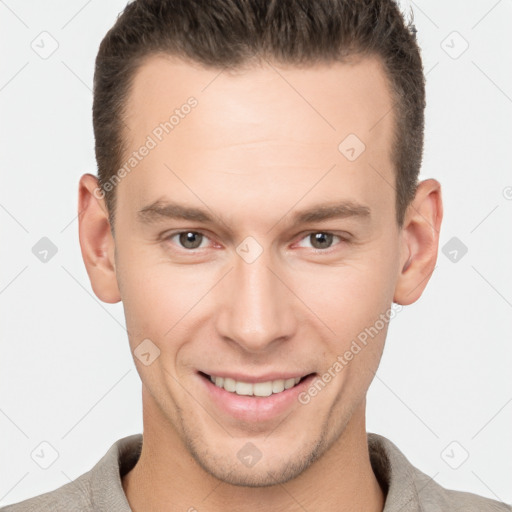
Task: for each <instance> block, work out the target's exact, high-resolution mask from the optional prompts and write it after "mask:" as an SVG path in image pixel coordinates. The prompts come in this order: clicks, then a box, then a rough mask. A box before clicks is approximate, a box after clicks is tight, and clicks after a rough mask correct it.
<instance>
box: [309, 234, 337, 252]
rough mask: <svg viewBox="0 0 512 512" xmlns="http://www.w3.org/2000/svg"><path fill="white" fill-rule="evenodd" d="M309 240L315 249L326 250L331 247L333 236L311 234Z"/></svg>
mask: <svg viewBox="0 0 512 512" xmlns="http://www.w3.org/2000/svg"><path fill="white" fill-rule="evenodd" d="M309 239H310V241H311V245H312V246H313V247H314V248H315V249H328V248H329V247H330V246H331V245H332V240H333V235H332V233H323V232H319V233H311V234H310V235H309Z"/></svg>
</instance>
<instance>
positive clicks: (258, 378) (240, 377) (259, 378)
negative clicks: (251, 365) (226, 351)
mask: <svg viewBox="0 0 512 512" xmlns="http://www.w3.org/2000/svg"><path fill="white" fill-rule="evenodd" d="M201 373H204V374H206V375H209V376H212V375H213V376H214V377H223V378H224V379H226V378H229V379H233V380H236V381H239V382H248V383H250V384H255V383H257V382H268V381H270V380H286V379H296V378H297V377H299V378H302V377H306V376H307V375H309V374H310V373H311V372H310V373H302V372H269V373H265V374H264V375H246V374H245V375H244V374H243V373H238V372H225V371H222V370H219V371H218V372H216V371H212V372H209V371H208V372H201Z"/></svg>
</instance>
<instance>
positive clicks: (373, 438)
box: [368, 433, 512, 512]
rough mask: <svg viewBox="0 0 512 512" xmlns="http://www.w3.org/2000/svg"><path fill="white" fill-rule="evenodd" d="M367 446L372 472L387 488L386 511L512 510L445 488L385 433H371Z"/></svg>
mask: <svg viewBox="0 0 512 512" xmlns="http://www.w3.org/2000/svg"><path fill="white" fill-rule="evenodd" d="M368 448H369V453H370V460H371V464H372V468H373V471H374V473H375V475H376V477H377V479H378V480H379V482H380V484H381V486H382V487H383V488H384V489H385V490H386V502H385V506H384V512H394V511H398V510H400V511H402V512H416V511H418V512H420V511H421V512H445V511H447V510H450V511H454V512H457V511H460V512H512V507H511V506H510V505H507V504H506V503H503V502H500V501H497V500H493V499H489V498H485V497H483V496H479V495H478V494H473V493H470V492H463V491H455V490H451V489H446V488H445V487H443V486H441V485H440V484H438V483H437V482H436V481H435V480H434V479H433V478H432V477H430V476H428V475H427V474H425V473H423V472H422V471H420V470H419V469H418V468H416V467H414V466H413V465H412V464H411V462H409V460H408V459H407V458H406V457H405V455H404V454H403V453H402V452H401V451H400V450H399V448H398V447H397V446H396V445H395V444H394V443H393V442H391V441H390V440H389V439H387V438H385V437H384V436H381V435H379V434H374V433H368Z"/></svg>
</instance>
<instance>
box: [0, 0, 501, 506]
mask: <svg viewBox="0 0 512 512" xmlns="http://www.w3.org/2000/svg"><path fill="white" fill-rule="evenodd" d="M424 107H425V98H424V77H423V71H422V64H421V58H420V54H419V49H418V46H417V43H416V41H415V39H414V34H413V31H412V30H411V29H409V28H408V27H406V26H405V24H404V21H403V18H402V16H401V14H400V12H399V10H398V8H397V6H396V5H395V3H394V2H393V1H391V0H366V1H360V2H359V1H357V2H356V1H348V0H324V1H313V0H307V1H306V0H294V1H292V0H289V1H283V0H268V1H264V0H245V1H244V0H217V1H215V2H211V3H209V2H205V3H203V2H199V1H197V0H196V1H192V0H167V1H166V0H159V1H157V0H140V1H135V2H132V3H130V4H129V5H128V6H127V7H126V9H125V11H124V12H123V14H122V15H121V16H120V18H119V19H118V20H117V22H116V24H115V26H114V27H113V28H112V29H111V30H110V31H109V33H108V34H107V35H106V37H105V39H104V40H103V42H102V44H101V47H100V50H99V53H98V57H97V61H96V72H95V80H94V107H93V115H94V130H95V138H96V157H97V161H98V169H99V173H98V174H99V177H98V178H96V177H95V176H92V175H90V174H85V175H83V176H82V178H81V180H80V185H79V212H80V228H79V229H80V244H81V249H82V255H83V258H84V262H85V265H86V268H87V272H88V275H89V278H90V280H91V285H92V288H93V290H94V292H95V294H96V295H97V296H98V297H99V298H100V299H101V300H102V301H104V302H108V303H115V302H119V301H120V300H122V302H123V306H124V310H125V316H126V325H127V330H128V333H129V342H130V347H131V350H132V351H133V355H134V362H135V364H136V366H137V369H138V372H139V374H140V377H141V380H142V384H143V386H142V390H143V393H142V398H143V411H144V414H143V420H144V433H143V436H142V435H141V434H136V435H133V436H129V437H127V438H123V439H120V440H119V441H117V442H116V443H115V444H114V445H113V446H112V448H111V449H110V450H109V452H108V453H107V454H106V455H105V456H104V457H103V458H102V459H101V460H100V461H99V462H98V464H97V465H96V466H95V467H94V468H92V469H91V471H89V472H88V473H86V474H84V475H82V476H81V477H79V478H78V479H76V480H75V481H73V482H71V483H69V484H67V485H65V486H63V487H61V488H59V489H57V490H55V491H52V492H49V493H46V494H45V495H42V496H39V497H35V498H32V499H30V500H26V501H24V502H21V503H19V504H15V505H12V506H9V507H6V508H5V509H4V510H6V511H23V510H38V511H40V510H91V511H92V510H94V511H97V510H101V511H103V510H104V511H107V510H109V511H110V510H118V511H129V510H133V511H135V512H140V511H145V510H151V511H178V510H188V511H194V510H208V511H209V512H217V511H219V510H226V509H228V510H237V511H238V510H240V511H254V510H275V511H291V510H307V511H310V512H313V511H320V510H323V511H325V510H336V511H349V510H350V511H352V510H361V511H362V510H364V511H382V510H384V511H385V512H390V511H399V510H401V511H420V510H422V511H425V512H428V511H434V510H436V511H438V510H465V511H491V510H493V511H501V510H503V511H504V510H511V508H510V507H509V506H508V505H505V504H503V503H499V502H497V501H494V500H490V499H486V498H483V497H479V496H477V495H474V494H470V493H462V492H456V491H450V490H446V489H444V488H442V487H441V486H439V485H438V484H437V483H436V482H434V481H433V480H432V479H431V478H429V477H428V476H427V475H425V474H423V473H422V472H421V471H420V470H418V469H416V468H414V467H413V466H412V465H411V464H410V463H409V462H408V460H407V459H406V458H405V456H404V455H403V454H402V453H401V452H400V451H399V449H398V448H397V447H396V446H395V445H394V444H393V443H391V442H390V441H389V440H387V439H385V438H384V437H382V436H379V435H377V434H367V432H366V428H365V404H366V401H365V397H366V393H367V390H368V387H369V385H370V383H371V381H372V379H373V377H374V375H375V372H376V370H377V368H378V365H379V361H380V358H381V355H382V351H383V348H384V342H385V338H386V333H387V327H388V322H389V320H390V318H391V317H392V316H393V312H394V311H396V308H400V307H402V306H404V305H408V304H411V303H413V302H415V301H416V300H417V299H418V298H419V297H420V296H421V294H422V292H423V290H424V289H425V286H426V284H427V282H428V280H429V277H430V275H431V274H432V272H433V269H434V266H435V263H436V258H437V250H438V241H439V230H440V226H441V220H442V201H441V187H440V184H439V183H438V182H437V181H436V180H433V179H428V180H424V181H422V182H420V183H418V173H419V169H420V164H421V155H422V148H423V124H424V117H423V114H424ZM370 329H372V331H371V332H372V333H373V334H372V336H371V337H368V336H367V337H366V338H365V337H364V336H362V333H365V332H368V330H370Z"/></svg>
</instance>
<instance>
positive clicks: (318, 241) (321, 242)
mask: <svg viewBox="0 0 512 512" xmlns="http://www.w3.org/2000/svg"><path fill="white" fill-rule="evenodd" d="M334 238H338V239H339V240H341V241H343V240H344V239H343V238H342V237H340V236H338V235H335V234H333V233H329V232H327V231H315V232H313V233H309V234H308V235H306V236H305V237H304V238H302V239H301V242H302V240H309V241H310V242H311V245H310V247H312V248H313V249H319V250H323V249H330V248H331V246H332V243H333V239H334ZM301 242H299V246H300V247H304V245H301ZM306 247H307V246H306Z"/></svg>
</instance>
